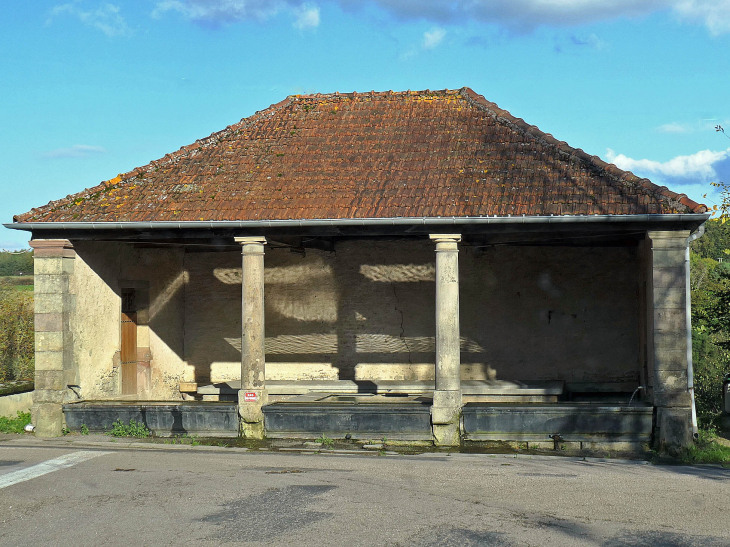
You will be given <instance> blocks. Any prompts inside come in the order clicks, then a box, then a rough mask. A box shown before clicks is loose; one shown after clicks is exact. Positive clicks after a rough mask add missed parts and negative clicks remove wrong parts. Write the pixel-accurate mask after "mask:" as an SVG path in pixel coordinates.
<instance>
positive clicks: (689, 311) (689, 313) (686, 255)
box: [684, 223, 705, 440]
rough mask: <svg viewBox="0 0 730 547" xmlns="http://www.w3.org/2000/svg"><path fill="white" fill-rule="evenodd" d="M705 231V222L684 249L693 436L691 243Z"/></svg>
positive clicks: (694, 433) (696, 433) (694, 431)
mask: <svg viewBox="0 0 730 547" xmlns="http://www.w3.org/2000/svg"><path fill="white" fill-rule="evenodd" d="M704 233H705V225H704V223H703V224H702V225H700V227H699V228H698V229H697V231H696V232H694V233H693V234H690V236H689V237H688V238H687V246H686V248H685V250H684V268H685V276H686V279H687V282H686V283H685V290H686V297H685V299H684V301H685V311H686V313H687V391H688V392H689V396H690V398H691V400H692V438H693V439H695V440H697V438H699V429H698V427H697V407H696V406H695V382H694V364H693V363H692V303H691V300H690V299H691V292H692V287H691V285H690V277H689V276H690V267H689V244H690V243H692V242H693V241H694V240H695V239H699V238H701V237H702V236H703V235H704Z"/></svg>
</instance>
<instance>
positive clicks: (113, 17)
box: [47, 0, 132, 37]
mask: <svg viewBox="0 0 730 547" xmlns="http://www.w3.org/2000/svg"><path fill="white" fill-rule="evenodd" d="M64 14H67V15H71V16H73V17H76V18H77V19H78V20H79V21H81V22H82V23H83V24H85V25H86V26H88V27H92V28H95V29H97V30H100V31H102V32H103V33H104V34H106V35H107V36H110V37H112V36H129V35H131V34H132V30H131V29H130V28H129V26H128V25H127V22H126V21H125V20H124V17H122V16H121V14H120V9H119V6H115V5H114V4H106V3H103V4H99V7H98V8H96V9H89V10H85V9H82V4H81V2H80V1H78V0H77V1H75V2H71V3H68V4H60V5H58V6H56V7H54V8H53V9H52V10H51V15H50V17H49V18H48V21H47V23H48V24H50V23H51V22H53V19H54V18H56V17H58V16H59V15H64Z"/></svg>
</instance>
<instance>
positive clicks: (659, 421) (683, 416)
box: [656, 407, 692, 454]
mask: <svg viewBox="0 0 730 547" xmlns="http://www.w3.org/2000/svg"><path fill="white" fill-rule="evenodd" d="M691 418H692V410H691V409H689V408H682V407H674V408H673V407H658V408H657V416H656V425H657V428H658V429H659V432H658V433H659V435H658V438H657V444H658V447H659V449H660V450H666V451H667V452H669V453H670V454H676V453H677V452H678V451H679V450H681V449H683V448H687V447H688V446H690V445H691V444H692V421H691Z"/></svg>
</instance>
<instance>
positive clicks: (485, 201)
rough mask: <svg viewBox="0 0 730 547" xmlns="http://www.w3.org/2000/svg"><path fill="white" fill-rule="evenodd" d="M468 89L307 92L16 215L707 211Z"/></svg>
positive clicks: (127, 217) (83, 218) (130, 217)
mask: <svg viewBox="0 0 730 547" xmlns="http://www.w3.org/2000/svg"><path fill="white" fill-rule="evenodd" d="M706 210H707V208H706V207H705V206H704V205H700V204H698V203H695V202H694V201H692V200H690V199H689V198H687V196H685V195H683V194H677V193H675V192H672V191H671V190H668V189H667V188H665V187H663V186H657V185H656V184H653V183H652V182H650V181H649V180H647V179H641V178H639V177H636V176H635V175H633V174H632V173H629V172H626V171H622V170H621V169H619V168H618V167H616V166H615V165H611V164H608V163H606V162H604V161H603V160H601V159H600V158H598V157H596V156H590V155H588V154H586V153H585V152H584V151H583V150H580V149H577V148H572V147H570V146H568V145H567V144H566V143H565V142H562V141H558V140H557V139H555V138H554V137H553V136H552V135H550V134H549V133H544V132H542V131H540V130H539V129H538V128H537V127H535V126H534V125H529V124H527V123H526V122H525V121H524V120H522V119H520V118H515V117H514V116H512V115H511V114H510V113H509V112H507V111H505V110H502V109H501V108H499V107H498V106H497V105H495V104H494V103H491V102H489V101H487V100H486V99H484V97H482V96H481V95H477V94H476V93H475V92H474V91H472V90H471V89H469V88H463V89H461V90H443V91H428V90H427V91H406V92H400V93H397V92H392V91H387V92H384V93H375V92H369V93H364V94H360V93H350V94H343V93H334V94H327V95H324V94H315V95H301V96H300V95H295V96H291V97H288V98H287V99H285V100H284V101H282V102H280V103H277V104H275V105H272V106H270V107H269V108H267V109H266V110H263V111H260V112H257V113H256V114H254V115H253V116H250V117H248V118H244V119H242V120H241V121H240V122H238V123H236V124H234V125H231V126H229V127H227V128H225V129H223V130H222V131H218V132H216V133H214V134H212V135H211V136H209V137H207V138H205V139H199V140H197V141H195V143H193V144H191V145H188V146H184V147H182V148H181V149H180V150H178V151H177V152H174V153H171V154H166V155H165V156H164V157H163V158H161V159H159V160H156V161H152V162H150V163H149V164H148V165H146V166H143V167H137V168H136V169H134V170H132V171H130V172H129V173H126V174H123V175H119V176H117V177H114V178H113V179H111V180H108V181H105V182H103V183H101V184H99V185H98V186H95V187H93V188H90V189H87V190H84V191H83V192H80V193H78V194H74V195H72V196H67V197H66V198H64V199H61V200H58V201H52V202H50V203H49V204H48V205H45V206H44V207H40V208H37V209H32V210H31V211H29V212H28V213H25V214H22V215H18V216H16V217H15V219H14V220H15V221H16V222H30V221H33V222H50V221H77V222H93V221H103V220H113V221H138V220H153V221H161V220H200V219H201V218H202V219H204V220H255V219H261V220H280V219H281V220H284V219H319V218H333V219H339V218H368V217H370V218H389V217H413V216H419V217H421V216H427V217H436V216H452V215H455V216H465V217H467V216H470V217H473V216H494V215H500V216H503V215H550V214H555V215H563V214H570V215H575V214H637V213H644V214H657V213H660V214H665V213H690V212H691V213H702V212H705V211H706Z"/></svg>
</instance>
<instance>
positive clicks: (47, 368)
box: [30, 239, 79, 437]
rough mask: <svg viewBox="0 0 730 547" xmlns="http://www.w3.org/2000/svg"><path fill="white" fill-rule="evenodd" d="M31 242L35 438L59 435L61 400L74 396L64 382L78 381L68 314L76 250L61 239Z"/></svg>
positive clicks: (71, 305)
mask: <svg viewBox="0 0 730 547" xmlns="http://www.w3.org/2000/svg"><path fill="white" fill-rule="evenodd" d="M30 246H31V247H33V249H34V253H33V258H34V260H33V264H34V266H33V269H34V281H33V283H34V290H33V293H34V300H35V391H34V392H33V410H32V418H33V424H34V425H35V427H36V429H35V433H36V435H37V436H39V437H58V436H60V435H61V434H62V431H63V427H64V423H65V422H64V418H63V409H62V406H61V405H62V404H63V403H64V402H66V401H67V400H72V399H75V398H76V397H75V396H73V393H72V392H71V393H69V392H70V390H69V389H68V387H67V386H69V385H78V383H79V381H78V370H77V367H76V364H75V359H74V355H73V337H72V335H71V330H70V328H69V315H70V314H71V313H73V311H74V307H75V304H76V301H75V296H74V295H72V294H71V292H70V288H69V285H70V283H69V282H70V277H71V276H72V275H73V272H74V259H75V258H76V253H75V252H74V249H73V245H71V243H70V242H69V241H68V240H66V239H36V240H33V241H31V242H30Z"/></svg>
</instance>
